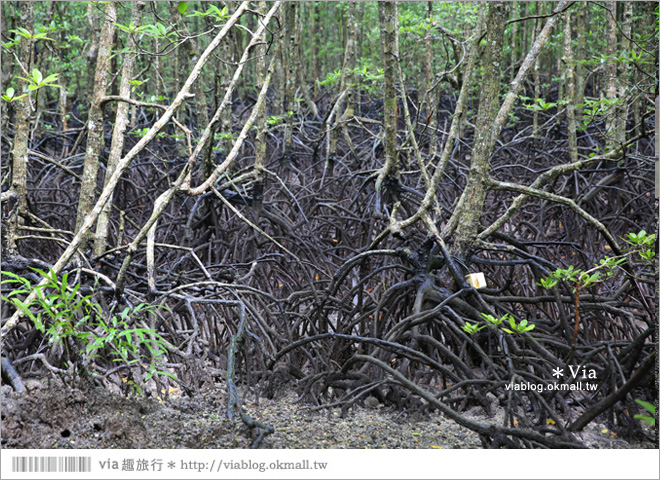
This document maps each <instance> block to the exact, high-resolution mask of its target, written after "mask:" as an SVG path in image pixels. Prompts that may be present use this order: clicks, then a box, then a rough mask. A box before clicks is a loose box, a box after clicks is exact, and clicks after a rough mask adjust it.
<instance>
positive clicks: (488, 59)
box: [455, 2, 507, 257]
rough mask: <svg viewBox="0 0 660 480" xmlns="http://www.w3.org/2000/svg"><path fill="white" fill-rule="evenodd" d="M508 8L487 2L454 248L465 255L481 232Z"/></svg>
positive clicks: (500, 3)
mask: <svg viewBox="0 0 660 480" xmlns="http://www.w3.org/2000/svg"><path fill="white" fill-rule="evenodd" d="M506 16H507V8H506V5H505V4H504V3H503V2H493V3H490V4H489V5H488V17H487V19H486V25H487V28H488V33H487V35H486V49H485V51H484V56H483V64H482V65H483V77H482V79H481V96H480V97H479V110H478V113H477V121H476V125H475V133H474V135H475V136H474V145H473V147H472V159H471V162H470V172H469V176H468V181H467V185H466V186H465V190H464V191H463V195H462V196H461V198H460V200H459V206H458V208H457V210H460V218H461V221H460V222H459V223H458V226H457V228H456V243H455V250H456V252H457V253H458V255H459V256H461V257H463V256H465V255H466V254H467V251H468V250H469V248H470V247H471V246H472V243H473V242H474V239H475V238H476V235H477V233H478V228H479V219H480V218H481V215H482V213H483V206H484V201H485V198H486V191H487V181H488V171H489V170H490V155H491V153H492V150H493V143H494V142H493V141H492V140H491V137H492V136H493V134H494V132H493V123H494V120H495V116H496V115H497V105H498V93H499V89H500V77H501V74H502V68H501V62H502V50H503V46H504V43H503V42H504V27H505V22H506Z"/></svg>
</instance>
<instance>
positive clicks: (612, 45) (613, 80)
mask: <svg viewBox="0 0 660 480" xmlns="http://www.w3.org/2000/svg"><path fill="white" fill-rule="evenodd" d="M606 6H607V10H609V11H608V12H606V16H607V31H606V35H607V67H606V72H607V74H606V75H607V77H606V81H607V83H606V86H605V98H607V100H608V102H610V104H611V103H613V102H614V101H615V100H616V98H617V91H618V81H617V64H616V46H617V39H616V34H617V24H616V2H615V1H609V2H607V3H606ZM616 110H617V109H616V108H615V107H614V106H610V107H609V109H608V112H607V117H606V122H605V125H606V127H605V129H606V135H607V144H608V147H609V148H614V147H615V146H616V140H617V139H616V130H617V115H616Z"/></svg>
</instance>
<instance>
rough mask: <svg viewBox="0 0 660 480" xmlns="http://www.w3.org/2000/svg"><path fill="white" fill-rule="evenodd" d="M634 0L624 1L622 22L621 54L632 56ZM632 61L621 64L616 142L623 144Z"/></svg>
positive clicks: (628, 103) (628, 104)
mask: <svg viewBox="0 0 660 480" xmlns="http://www.w3.org/2000/svg"><path fill="white" fill-rule="evenodd" d="M632 15H633V4H632V2H624V3H623V21H622V22H621V50H620V51H619V55H624V56H625V55H626V54H627V56H628V57H629V58H630V57H631V53H630V38H631V35H630V34H631V32H632ZM630 85H631V78H630V63H629V62H627V61H624V62H621V63H620V65H619V95H618V98H619V102H620V103H619V104H618V105H617V109H616V117H617V118H616V144H617V145H621V144H623V143H625V141H626V125H627V120H628V109H629V106H630V102H629V101H628V95H629V92H630Z"/></svg>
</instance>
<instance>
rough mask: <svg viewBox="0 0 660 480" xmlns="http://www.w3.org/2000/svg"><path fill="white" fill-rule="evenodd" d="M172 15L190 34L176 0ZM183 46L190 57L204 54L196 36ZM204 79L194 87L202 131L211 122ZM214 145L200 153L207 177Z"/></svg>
mask: <svg viewBox="0 0 660 480" xmlns="http://www.w3.org/2000/svg"><path fill="white" fill-rule="evenodd" d="M170 15H171V16H172V17H173V18H174V20H175V22H176V25H177V29H178V30H179V31H180V32H183V33H184V34H185V35H188V36H189V35H190V32H189V31H188V28H187V27H186V23H185V21H184V19H183V16H182V15H181V13H179V10H178V8H177V3H176V2H171V3H170ZM183 48H184V49H185V50H186V52H187V54H188V57H189V58H199V56H200V55H201V54H202V52H201V50H200V48H199V46H198V45H197V42H196V41H195V39H194V38H188V39H187V40H186V41H185V42H184V43H183ZM228 60H229V61H230V62H231V61H232V60H233V59H232V58H229V59H228ZM227 77H230V75H229V74H226V73H225V75H223V79H224V78H227ZM202 80H203V75H200V78H199V80H197V82H196V83H195V84H194V85H193V87H192V88H193V93H194V94H195V112H196V114H197V130H198V131H200V132H201V131H203V130H204V129H205V128H206V126H207V125H208V124H209V112H208V107H207V105H206V94H205V93H204V82H203V81H202ZM227 81H228V80H227ZM223 83H224V82H223ZM227 111H228V112H229V114H230V115H231V109H227ZM226 123H229V122H226ZM220 128H221V131H222V132H223V133H231V127H226V126H225V128H229V131H228V132H225V130H223V127H222V126H221V127H220ZM221 141H223V140H221ZM212 147H213V144H212V142H209V143H208V144H207V145H206V147H205V148H204V149H203V150H202V152H201V154H200V158H201V159H202V163H203V167H202V178H206V177H207V176H208V175H209V174H210V172H212V171H213V168H214V165H213V158H212V155H211V151H212V150H211V148H212Z"/></svg>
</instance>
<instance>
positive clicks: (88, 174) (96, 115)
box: [76, 2, 117, 250]
mask: <svg viewBox="0 0 660 480" xmlns="http://www.w3.org/2000/svg"><path fill="white" fill-rule="evenodd" d="M104 19H105V20H104V22H103V27H102V28H101V39H100V41H99V51H98V55H97V58H96V72H95V74H94V88H93V92H92V101H91V104H90V106H89V114H88V117H87V132H88V133H87V147H86V149H85V162H84V166H83V174H82V181H81V185H80V197H79V201H78V213H77V216H76V231H78V230H79V229H80V227H81V225H82V223H83V220H84V219H85V217H86V216H87V214H88V213H89V212H91V210H92V207H93V206H94V203H95V196H96V182H97V175H98V170H99V157H100V155H101V150H102V149H103V146H104V135H103V106H102V104H101V101H102V100H103V97H104V96H105V92H106V90H107V88H108V85H109V83H110V57H111V54H112V44H113V38H114V35H115V22H116V21H117V5H116V4H115V3H114V2H109V3H107V4H106V7H105V15H104ZM87 241H89V238H85V239H84V241H83V244H82V249H83V250H84V247H85V244H86V243H87Z"/></svg>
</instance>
